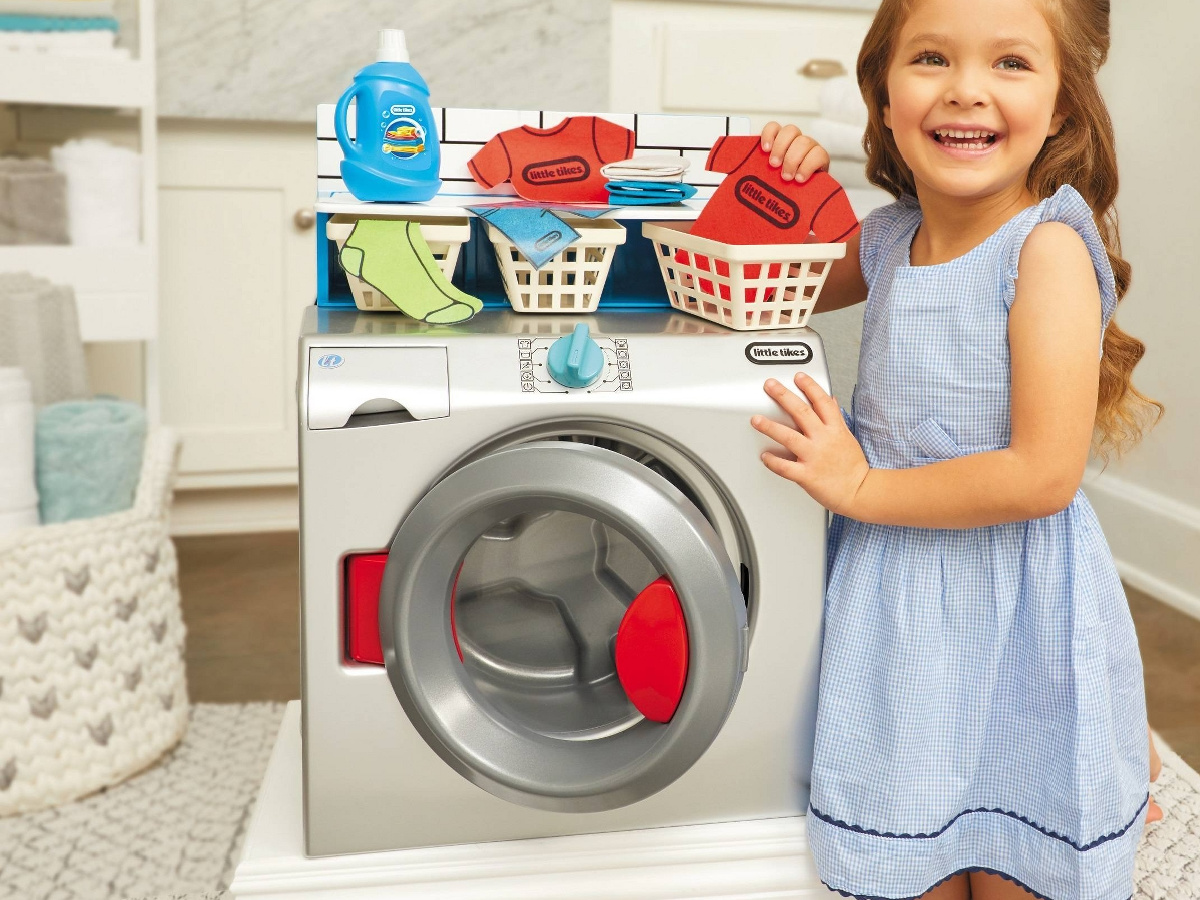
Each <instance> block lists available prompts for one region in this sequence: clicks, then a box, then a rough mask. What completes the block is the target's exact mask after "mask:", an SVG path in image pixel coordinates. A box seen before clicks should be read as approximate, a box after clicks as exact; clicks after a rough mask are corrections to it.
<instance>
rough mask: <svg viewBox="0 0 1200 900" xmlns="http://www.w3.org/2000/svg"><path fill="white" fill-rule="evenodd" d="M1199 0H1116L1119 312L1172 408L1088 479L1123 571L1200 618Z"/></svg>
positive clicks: (1109, 95) (1140, 375)
mask: <svg viewBox="0 0 1200 900" xmlns="http://www.w3.org/2000/svg"><path fill="white" fill-rule="evenodd" d="M1198 32H1200V4H1198V3H1196V2H1195V0H1154V2H1152V3H1146V2H1142V0H1113V4H1112V36H1113V42H1112V44H1113V45H1112V51H1111V54H1110V56H1109V61H1108V63H1107V65H1106V66H1105V67H1104V68H1103V69H1101V70H1100V82H1101V87H1102V89H1103V91H1104V95H1105V98H1106V100H1107V101H1108V105H1109V111H1110V112H1111V114H1112V118H1113V123H1114V126H1115V128H1116V135H1117V159H1118V163H1119V165H1120V170H1121V186H1120V192H1119V194H1118V196H1117V211H1118V213H1119V215H1120V225H1121V239H1122V245H1123V248H1124V253H1123V255H1124V256H1125V258H1126V259H1128V260H1129V261H1130V263H1131V264H1132V265H1133V284H1132V287H1131V289H1130V291H1129V293H1128V294H1127V295H1126V297H1125V299H1124V300H1123V301H1122V303H1121V306H1120V308H1119V311H1118V313H1117V321H1118V322H1120V324H1121V327H1122V328H1124V329H1125V330H1126V331H1128V332H1130V333H1131V334H1133V335H1134V336H1136V337H1138V338H1140V339H1141V340H1142V341H1144V342H1145V343H1146V356H1145V358H1144V359H1143V360H1142V362H1141V363H1140V364H1139V365H1138V367H1137V369H1136V370H1135V371H1134V384H1135V385H1137V387H1138V388H1139V389H1140V390H1141V391H1142V392H1143V393H1146V394H1148V395H1149V396H1151V397H1153V398H1155V399H1157V400H1159V401H1160V402H1162V403H1163V404H1165V405H1166V407H1167V414H1166V417H1165V418H1164V419H1163V421H1162V422H1161V424H1160V425H1159V426H1158V427H1157V428H1156V429H1155V430H1154V431H1153V432H1152V433H1151V434H1150V435H1149V436H1148V437H1147V438H1146V439H1145V441H1144V442H1143V443H1142V444H1141V445H1140V446H1138V447H1137V448H1136V449H1135V450H1134V451H1133V452H1132V453H1131V454H1129V455H1128V456H1127V457H1126V458H1125V459H1123V460H1121V461H1119V462H1116V463H1114V464H1112V465H1110V466H1109V468H1108V470H1107V471H1106V472H1105V473H1104V474H1103V475H1100V476H1099V477H1098V478H1096V479H1095V480H1094V481H1090V482H1089V483H1088V484H1087V485H1085V490H1086V491H1087V493H1088V496H1089V497H1090V498H1091V500H1092V503H1093V505H1094V506H1095V507H1096V510H1097V512H1098V514H1099V515H1100V518H1101V523H1102V525H1103V527H1104V531H1105V534H1106V535H1107V536H1108V539H1109V543H1110V545H1111V546H1112V549H1113V553H1114V555H1115V556H1116V558H1117V562H1118V566H1119V567H1120V568H1121V571H1122V575H1123V576H1124V577H1125V578H1126V580H1127V581H1128V582H1129V583H1131V584H1132V585H1133V586H1135V587H1139V588H1142V589H1143V590H1146V591H1148V592H1149V593H1152V594H1154V595H1155V596H1158V597H1160V598H1161V599H1163V600H1166V601H1168V602H1172V603H1174V605H1176V606H1178V607H1180V608H1181V609H1185V610H1187V611H1190V612H1191V613H1192V614H1193V615H1195V616H1197V617H1198V618H1200V472H1198V469H1197V464H1198V463H1200V364H1198V363H1197V359H1198V355H1197V352H1196V342H1197V340H1200V270H1198V268H1197V260H1198V258H1200V254H1198V253H1197V249H1196V247H1195V240H1196V237H1197V235H1198V234H1200V228H1198V227H1197V216H1198V215H1200V169H1197V166H1196V161H1195V151H1194V148H1195V146H1196V144H1197V142H1198V141H1200V104H1197V103H1196V97H1197V96H1198V95H1200V66H1197V63H1196V55H1195V40H1196V34H1197V33H1198Z"/></svg>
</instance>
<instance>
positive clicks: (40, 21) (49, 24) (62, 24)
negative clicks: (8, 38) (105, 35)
mask: <svg viewBox="0 0 1200 900" xmlns="http://www.w3.org/2000/svg"><path fill="white" fill-rule="evenodd" d="M118 28H119V25H118V24H117V20H116V19H114V18H113V17H112V16H91V17H76V16H23V15H0V31H116V30H118Z"/></svg>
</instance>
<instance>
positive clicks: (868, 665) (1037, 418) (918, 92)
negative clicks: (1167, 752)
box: [752, 0, 1161, 900]
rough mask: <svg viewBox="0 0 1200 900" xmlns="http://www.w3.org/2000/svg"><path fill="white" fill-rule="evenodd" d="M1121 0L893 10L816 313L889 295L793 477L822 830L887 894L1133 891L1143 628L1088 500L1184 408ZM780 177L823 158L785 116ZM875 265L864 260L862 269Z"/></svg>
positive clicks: (874, 39) (788, 399)
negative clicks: (861, 155)
mask: <svg viewBox="0 0 1200 900" xmlns="http://www.w3.org/2000/svg"><path fill="white" fill-rule="evenodd" d="M1108 42H1109V39H1108V3H1107V2H1106V0H883V2H882V3H881V6H880V9H879V12H878V14H877V15H876V17H875V21H874V23H873V25H872V27H871V29H870V32H869V33H868V35H867V38H866V40H865V42H864V44H863V48H862V51H861V54H860V56H859V63H858V80H859V86H860V88H861V90H862V93H863V96H864V98H865V100H866V101H867V106H868V109H869V124H868V127H867V133H866V137H865V139H864V145H865V146H866V148H867V150H868V154H869V161H868V166H867V170H868V176H869V177H870V179H871V181H872V182H873V183H875V184H877V185H879V186H881V187H883V188H885V189H887V190H888V191H890V192H891V193H892V194H893V196H895V197H896V198H897V200H896V202H895V203H893V204H891V205H890V206H886V207H884V208H882V209H879V210H876V211H875V212H873V213H871V214H870V215H869V216H868V217H867V218H866V219H865V221H864V222H863V227H862V231H861V234H860V235H858V236H856V237H855V238H853V239H852V240H851V241H850V242H849V246H848V247H847V256H846V263H845V264H839V265H837V266H834V267H833V269H832V270H831V272H830V274H829V277H828V279H827V281H826V285H825V288H824V292H823V293H822V296H821V308H822V310H829V309H837V308H839V307H844V306H847V305H850V304H852V303H857V302H861V301H862V300H864V299H865V300H866V301H867V307H866V312H865V316H864V326H863V341H862V353H861V357H860V363H859V374H858V385H857V388H856V389H855V394H854V397H853V398H852V401H851V415H850V416H846V417H845V418H843V414H842V413H841V412H840V411H839V409H838V406H837V404H836V402H835V401H834V400H833V399H832V398H830V397H829V396H828V395H826V394H825V393H824V392H823V391H822V390H821V389H820V388H819V387H817V385H816V384H815V383H814V382H813V381H812V380H811V379H809V378H806V377H805V376H798V377H797V380H796V386H797V387H798V388H799V389H800V391H801V392H802V393H803V394H804V395H805V396H806V397H807V400H808V402H807V403H806V402H805V401H804V400H803V399H801V398H800V397H799V396H797V395H796V394H794V393H792V392H791V391H789V390H788V389H787V388H785V387H784V386H783V385H781V384H779V383H778V382H774V381H769V382H768V383H767V391H768V393H769V394H770V395H771V396H772V397H773V398H774V399H775V400H776V401H777V402H778V403H779V405H780V406H781V407H782V409H783V410H784V411H785V412H786V413H787V414H788V416H789V417H790V419H791V422H792V425H794V427H792V425H785V424H782V423H781V422H777V421H773V420H771V419H769V418H767V417H762V416H756V417H755V418H754V420H753V423H752V424H753V425H754V427H755V428H757V429H758V430H759V431H761V432H762V433H763V434H765V435H766V436H767V437H769V438H771V439H773V440H774V441H776V442H778V443H779V444H781V445H782V446H783V448H784V449H785V450H786V451H787V453H786V454H779V453H772V452H768V453H764V455H763V461H764V463H765V464H766V465H767V466H768V467H769V468H770V469H771V470H772V471H774V472H776V473H778V474H779V475H781V476H783V477H785V478H788V479H790V480H792V481H794V482H796V483H797V484H799V485H800V486H801V487H802V488H804V490H806V491H807V492H808V493H809V494H811V495H812V496H813V497H814V498H815V499H817V500H818V501H819V502H821V503H822V504H824V505H825V506H826V507H828V508H829V509H830V510H832V511H833V513H834V514H835V515H834V517H833V520H832V524H831V527H830V536H829V541H830V544H829V568H828V589H827V596H826V605H825V626H824V628H825V631H824V639H823V647H822V664H821V679H820V702H819V710H818V717H817V734H816V748H815V755H814V763H813V772H812V795H811V803H810V806H809V815H808V822H809V840H810V844H811V847H812V851H813V854H814V857H815V859H816V862H817V866H818V869H819V871H820V874H821V877H822V879H823V880H824V881H825V883H826V884H828V885H829V886H830V887H832V888H834V889H835V890H837V891H839V892H840V893H842V894H844V895H846V896H852V897H859V898H864V900H899V898H916V897H926V898H936V900H962V898H969V897H974V898H976V900H1001V898H1012V897H1021V898H1028V897H1029V895H1030V894H1033V895H1034V896H1037V897H1042V898H1049V900H1127V898H1129V897H1130V895H1131V894H1132V885H1133V864H1134V854H1135V850H1136V848H1137V843H1138V839H1139V836H1140V835H1141V831H1142V824H1143V821H1144V819H1145V818H1146V813H1147V805H1148V803H1149V799H1148V775H1149V773H1148V768H1149V762H1148V755H1147V742H1146V710H1145V699H1144V694H1143V682H1142V668H1141V660H1140V657H1139V654H1138V645H1137V637H1136V635H1135V632H1134V628H1133V622H1132V619H1131V617H1130V614H1129V608H1128V605H1127V603H1126V600H1125V596H1124V592H1123V590H1122V587H1121V582H1120V580H1119V578H1118V576H1117V572H1116V569H1115V566H1114V564H1113V560H1112V555H1111V553H1110V551H1109V549H1108V546H1107V544H1106V543H1105V540H1104V536H1103V534H1102V532H1101V530H1100V526H1099V524H1098V522H1097V520H1096V517H1095V514H1094V513H1093V511H1092V508H1091V506H1090V505H1089V503H1088V501H1087V498H1086V497H1084V495H1083V493H1082V492H1081V491H1080V490H1079V485H1080V482H1081V479H1082V476H1083V472H1084V466H1085V464H1086V462H1087V458H1088V453H1089V448H1090V447H1091V445H1092V443H1093V438H1095V439H1096V443H1097V444H1098V445H1099V448H1100V449H1101V451H1102V452H1107V451H1109V450H1117V451H1118V452H1119V451H1121V450H1123V449H1124V448H1125V447H1128V446H1130V445H1132V444H1133V443H1135V442H1136V441H1137V439H1138V438H1139V437H1140V435H1141V433H1142V432H1143V431H1144V430H1145V428H1146V427H1147V425H1148V424H1149V423H1150V421H1151V420H1153V419H1155V418H1157V416H1158V415H1159V414H1161V406H1159V405H1158V404H1156V403H1154V402H1153V401H1150V400H1148V399H1147V398H1145V397H1143V396H1142V395H1141V394H1140V393H1138V391H1137V390H1136V389H1134V388H1133V387H1132V385H1131V384H1130V373H1131V371H1132V369H1133V367H1134V365H1135V364H1136V363H1137V361H1138V360H1139V359H1140V358H1141V355H1142V352H1143V349H1144V348H1143V346H1142V344H1141V343H1140V342H1139V341H1137V340H1136V339H1134V338H1132V337H1130V336H1129V335H1127V334H1125V333H1124V332H1123V331H1121V329H1120V328H1118V327H1117V326H1116V324H1115V323H1113V322H1112V316H1113V313H1114V311H1115V310H1116V306H1117V301H1118V299H1119V298H1120V297H1121V296H1123V295H1124V293H1125V291H1126V289H1127V288H1128V284H1129V272H1130V267H1129V264H1128V263H1127V262H1125V260H1123V259H1122V258H1121V256H1120V244H1119V239H1118V236H1117V229H1116V222H1115V217H1114V216H1113V212H1112V205H1113V199H1114V197H1115V195H1116V189H1117V167H1116V159H1115V154H1114V150H1113V135H1112V127H1111V123H1110V121H1109V117H1108V113H1107V111H1106V109H1105V106H1104V102H1103V100H1102V99H1101V96H1100V93H1099V90H1098V88H1097V85H1096V80H1095V72H1096V70H1097V69H1098V67H1099V66H1100V64H1101V63H1102V62H1103V61H1104V59H1105V56H1106V55H1107V50H1108ZM763 147H764V150H768V151H769V152H770V153H771V156H772V159H773V160H774V161H775V162H776V164H782V166H783V172H784V177H785V178H786V177H792V176H795V177H797V178H801V179H803V178H805V177H807V176H808V175H810V174H812V172H814V171H817V170H818V169H821V168H824V167H825V166H826V165H827V164H828V160H829V158H828V155H827V154H826V153H825V152H824V151H823V150H822V149H821V148H820V147H819V146H818V145H816V144H815V143H814V142H813V141H812V140H811V139H809V138H806V137H804V136H802V135H801V134H800V133H799V131H798V130H797V129H795V128H794V127H792V126H789V127H787V128H784V129H780V128H779V126H777V125H775V124H774V123H772V124H771V125H769V126H768V127H767V128H766V129H765V130H764V132H763ZM856 262H857V265H855V263H856Z"/></svg>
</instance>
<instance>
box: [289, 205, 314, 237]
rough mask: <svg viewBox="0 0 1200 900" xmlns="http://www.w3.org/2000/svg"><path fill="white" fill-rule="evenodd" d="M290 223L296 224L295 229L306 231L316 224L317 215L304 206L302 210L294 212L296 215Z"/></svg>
mask: <svg viewBox="0 0 1200 900" xmlns="http://www.w3.org/2000/svg"><path fill="white" fill-rule="evenodd" d="M292 221H293V222H295V223H296V227H297V228H299V229H300V230H301V231H306V230H308V229H309V228H312V227H313V226H314V225H315V224H317V214H316V213H315V212H313V211H312V210H311V209H310V208H309V207H307V206H305V207H304V208H302V209H298V210H296V214H295V215H294V216H292Z"/></svg>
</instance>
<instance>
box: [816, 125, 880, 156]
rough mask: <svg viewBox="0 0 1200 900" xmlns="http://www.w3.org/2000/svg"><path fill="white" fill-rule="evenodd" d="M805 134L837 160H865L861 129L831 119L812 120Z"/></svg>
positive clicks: (860, 127)
mask: <svg viewBox="0 0 1200 900" xmlns="http://www.w3.org/2000/svg"><path fill="white" fill-rule="evenodd" d="M807 134H808V136H809V137H811V138H812V139H813V140H814V141H816V142H817V143H818V144H820V145H821V146H822V147H824V148H825V151H826V152H827V153H828V154H829V155H830V156H835V157H837V158H839V159H858V160H864V161H865V160H866V158H867V152H866V151H865V150H863V146H862V139H863V127H862V126H860V125H847V124H846V123H845V122H835V121H833V120H832V119H823V118H822V119H813V120H812V121H811V122H809V123H808V129H807Z"/></svg>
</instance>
